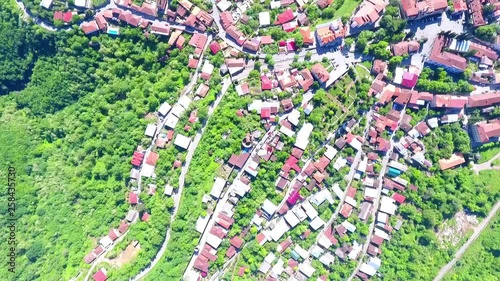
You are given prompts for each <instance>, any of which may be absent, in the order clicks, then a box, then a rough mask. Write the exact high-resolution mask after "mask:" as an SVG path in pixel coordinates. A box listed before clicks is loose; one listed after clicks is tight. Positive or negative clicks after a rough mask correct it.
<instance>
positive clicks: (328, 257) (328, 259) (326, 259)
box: [319, 252, 335, 266]
mask: <svg viewBox="0 0 500 281" xmlns="http://www.w3.org/2000/svg"><path fill="white" fill-rule="evenodd" d="M319 261H320V262H321V263H322V264H324V265H326V266H329V265H330V264H332V263H333V262H335V257H334V256H333V255H332V254H330V252H327V253H326V254H324V255H322V256H321V257H320V258H319Z"/></svg>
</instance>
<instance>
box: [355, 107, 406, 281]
mask: <svg viewBox="0 0 500 281" xmlns="http://www.w3.org/2000/svg"><path fill="white" fill-rule="evenodd" d="M405 110H406V105H405V106H404V108H403V110H401V112H405ZM403 116H404V115H403V114H401V117H400V118H399V121H398V125H397V127H396V129H395V130H394V131H393V132H392V134H391V138H390V144H391V147H390V148H389V150H388V151H387V153H386V155H385V156H384V158H383V160H382V168H381V169H380V175H379V176H378V180H379V186H378V187H377V197H376V198H375V200H374V202H373V208H374V209H373V212H372V214H371V215H370V216H372V217H375V215H376V213H377V212H378V208H379V202H380V195H381V193H382V186H383V178H384V175H385V171H386V169H387V164H389V160H390V157H391V155H392V153H393V148H394V136H395V133H396V132H397V131H398V130H399V124H401V120H402V119H403ZM367 124H369V123H367ZM375 222H376V220H375V219H373V220H372V222H371V223H370V228H369V230H368V236H367V237H366V242H365V244H364V245H363V249H362V251H361V253H360V256H359V258H358V265H357V266H356V269H354V271H353V272H352V274H351V276H350V277H349V278H348V279H347V281H351V280H352V279H353V278H354V277H355V276H356V272H358V270H359V268H360V267H361V265H362V263H363V258H364V257H365V256H366V251H367V250H368V246H369V245H370V238H371V236H372V234H373V230H374V229H375Z"/></svg>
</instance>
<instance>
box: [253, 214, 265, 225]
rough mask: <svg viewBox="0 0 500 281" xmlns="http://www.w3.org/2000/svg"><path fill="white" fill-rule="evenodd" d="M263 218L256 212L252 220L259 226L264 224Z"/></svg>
mask: <svg viewBox="0 0 500 281" xmlns="http://www.w3.org/2000/svg"><path fill="white" fill-rule="evenodd" d="M262 221H263V220H262V218H261V217H259V216H258V215H257V214H255V215H254V216H253V218H252V222H253V223H254V224H255V225H257V226H260V225H261V224H262Z"/></svg>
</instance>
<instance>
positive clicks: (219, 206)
mask: <svg viewBox="0 0 500 281" xmlns="http://www.w3.org/2000/svg"><path fill="white" fill-rule="evenodd" d="M275 128H276V127H275V126H273V127H271V128H270V129H269V130H268V131H267V133H266V134H265V135H264V137H263V138H262V139H261V140H260V141H259V143H258V144H257V145H256V146H255V147H254V149H253V150H252V153H251V154H250V157H249V158H252V157H254V156H255V154H256V153H257V151H258V150H259V149H258V148H260V147H261V146H262V145H263V144H264V143H265V142H266V140H267V138H269V136H270V135H271V134H272V132H273V131H274V129H275ZM249 164H250V161H247V163H245V166H244V167H243V168H242V169H241V170H240V171H239V173H238V174H237V176H236V178H239V177H241V175H242V174H243V173H244V172H245V169H246V168H247V167H248V165H249ZM232 187H233V186H232V185H231V186H230V187H229V188H228V190H227V191H226V192H225V193H224V196H223V197H222V198H221V199H219V201H218V202H217V205H216V207H215V210H214V212H213V213H212V215H211V217H210V220H209V221H208V223H207V225H206V227H205V230H204V231H203V234H202V236H201V238H200V241H199V243H198V246H199V247H200V248H201V246H202V245H204V244H205V242H206V240H207V237H208V233H209V230H210V229H211V228H212V226H213V225H214V224H215V219H216V218H217V215H218V214H219V213H220V212H221V211H222V210H221V209H222V208H223V207H224V205H225V203H226V202H227V200H228V199H229V194H230V193H231V191H232ZM197 256H198V255H197V254H194V253H193V255H192V257H191V260H190V261H189V264H188V266H187V268H186V270H185V271H184V277H187V276H190V275H191V273H192V269H193V265H194V261H195V259H196V257H197Z"/></svg>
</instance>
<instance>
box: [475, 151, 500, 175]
mask: <svg viewBox="0 0 500 281" xmlns="http://www.w3.org/2000/svg"><path fill="white" fill-rule="evenodd" d="M497 159H500V153H498V154H497V155H495V156H493V157H492V158H491V159H490V160H488V161H486V162H484V163H482V164H474V166H472V171H474V173H475V174H476V175H478V174H479V172H481V171H485V170H500V166H491V163H493V161H495V160H497Z"/></svg>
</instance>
